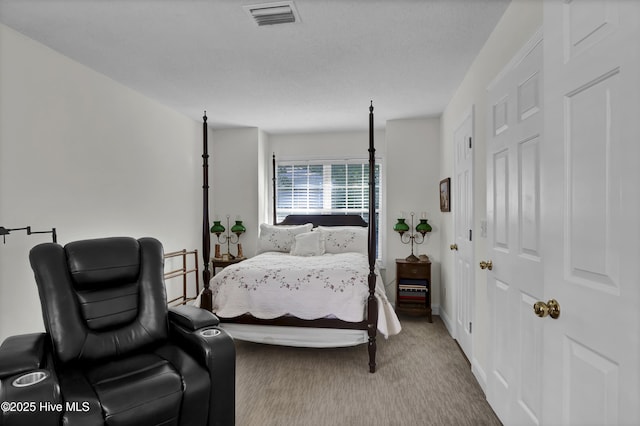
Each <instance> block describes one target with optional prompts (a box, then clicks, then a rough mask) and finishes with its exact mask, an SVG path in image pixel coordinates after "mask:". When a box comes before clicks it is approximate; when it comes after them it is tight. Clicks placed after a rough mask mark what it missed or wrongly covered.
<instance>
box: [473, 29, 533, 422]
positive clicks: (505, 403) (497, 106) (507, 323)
mask: <svg viewBox="0 0 640 426" xmlns="http://www.w3.org/2000/svg"><path fill="white" fill-rule="evenodd" d="M542 45H543V43H542V34H541V33H537V34H536V35H535V36H534V37H533V38H532V39H531V40H530V41H529V42H528V43H527V44H526V45H525V46H524V47H523V48H522V49H521V51H520V52H519V53H518V54H517V55H516V56H515V57H514V58H513V59H512V61H511V62H510V63H509V64H508V65H507V66H506V67H505V69H504V70H503V71H502V72H501V73H500V75H499V76H498V77H497V78H496V80H494V82H492V84H491V85H490V86H489V89H488V99H489V105H488V110H489V111H490V113H489V122H488V123H487V129H488V131H489V134H488V135H487V243H488V247H487V258H486V259H480V260H482V261H483V262H484V263H483V264H482V265H481V266H480V267H483V268H485V271H486V273H487V289H488V291H489V306H490V312H489V315H490V327H491V328H490V332H491V340H490V346H491V359H490V362H489V371H488V374H487V399H488V401H489V403H490V404H491V406H492V407H493V409H494V410H495V411H496V413H497V414H498V416H499V417H500V420H502V422H503V423H504V424H508V425H511V424H517V425H529V424H530V425H537V424H540V421H541V411H542V386H543V379H542V377H543V371H542V345H543V338H542V329H543V323H542V322H540V321H537V318H536V317H535V316H534V315H533V312H532V305H533V304H534V303H535V301H537V300H539V299H538V298H540V297H541V296H542V295H543V281H542V276H543V270H542V267H543V258H542V252H541V237H540V233H541V226H540V208H541V205H540V150H541V145H542V143H544V137H543V134H542V130H543V121H542V120H543V114H542V85H543V76H542V55H543V52H542V49H543V47H542ZM489 265H490V266H489Z"/></svg>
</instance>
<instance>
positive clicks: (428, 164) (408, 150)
mask: <svg viewBox="0 0 640 426" xmlns="http://www.w3.org/2000/svg"><path fill="white" fill-rule="evenodd" d="M386 138H387V152H386V157H385V167H386V176H387V184H386V192H385V193H386V202H385V203H383V204H384V206H385V207H386V225H385V229H386V230H387V236H388V238H387V243H386V248H387V253H388V256H387V257H386V259H385V263H386V267H387V273H386V281H385V282H386V283H387V288H388V289H389V288H391V289H393V291H394V293H393V295H391V294H390V299H391V300H393V301H395V259H396V258H405V257H407V256H409V255H410V254H411V247H410V245H407V244H403V243H402V242H401V241H400V237H399V236H398V234H396V233H395V232H393V225H395V224H396V222H397V220H398V218H399V217H400V212H409V213H410V212H414V213H415V216H414V226H415V225H416V224H417V223H418V222H419V220H418V219H419V218H420V215H421V213H422V212H426V213H427V219H428V222H429V224H431V226H432V228H433V231H432V232H430V233H429V234H427V237H426V240H425V241H424V242H423V243H422V244H420V245H414V254H415V255H416V256H417V255H420V254H426V255H427V256H429V259H430V260H431V291H432V295H431V304H432V307H433V309H434V313H435V314H437V313H438V312H439V303H438V302H439V300H440V299H439V295H440V260H441V259H440V258H441V255H440V238H441V237H440V235H441V226H440V217H441V216H440V201H439V192H438V191H439V190H438V184H439V176H440V164H439V161H440V119H439V118H420V119H407V120H391V121H387V129H386ZM407 223H410V220H409V218H408V217H407ZM387 293H389V291H387Z"/></svg>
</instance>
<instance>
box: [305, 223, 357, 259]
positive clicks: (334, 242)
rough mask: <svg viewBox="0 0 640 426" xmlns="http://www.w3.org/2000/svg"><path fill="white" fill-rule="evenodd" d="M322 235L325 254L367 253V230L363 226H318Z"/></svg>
mask: <svg viewBox="0 0 640 426" xmlns="http://www.w3.org/2000/svg"><path fill="white" fill-rule="evenodd" d="M317 229H318V230H319V231H320V232H321V233H322V234H323V235H324V249H325V253H333V254H338V253H348V252H356V253H362V254H364V255H367V254H368V253H369V245H368V241H369V228H366V227H363V226H318V228H317Z"/></svg>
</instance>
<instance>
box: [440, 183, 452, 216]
mask: <svg viewBox="0 0 640 426" xmlns="http://www.w3.org/2000/svg"><path fill="white" fill-rule="evenodd" d="M440 211H441V212H450V211H451V178H446V179H442V180H441V181H440Z"/></svg>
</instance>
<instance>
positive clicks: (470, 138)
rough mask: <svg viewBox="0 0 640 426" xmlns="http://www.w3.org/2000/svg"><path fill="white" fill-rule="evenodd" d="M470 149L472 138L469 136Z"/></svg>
mask: <svg viewBox="0 0 640 426" xmlns="http://www.w3.org/2000/svg"><path fill="white" fill-rule="evenodd" d="M469 149H471V136H469Z"/></svg>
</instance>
